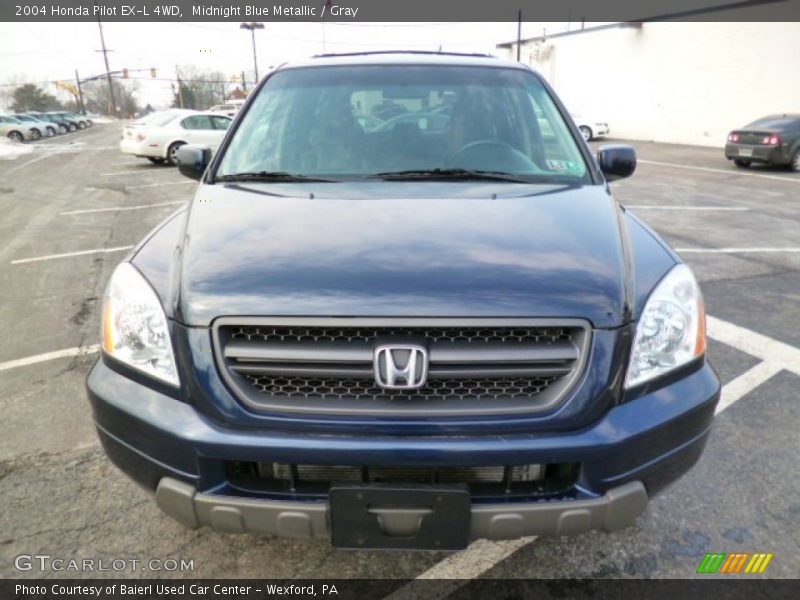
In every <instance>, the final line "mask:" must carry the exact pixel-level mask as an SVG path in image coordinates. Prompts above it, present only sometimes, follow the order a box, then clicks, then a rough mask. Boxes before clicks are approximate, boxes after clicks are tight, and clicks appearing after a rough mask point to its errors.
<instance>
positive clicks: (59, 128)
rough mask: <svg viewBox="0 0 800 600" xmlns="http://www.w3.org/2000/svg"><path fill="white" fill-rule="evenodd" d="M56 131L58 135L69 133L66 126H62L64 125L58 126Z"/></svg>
mask: <svg viewBox="0 0 800 600" xmlns="http://www.w3.org/2000/svg"><path fill="white" fill-rule="evenodd" d="M58 131H59V133H60V134H61V135H64V134H65V133H67V132H68V131H69V129H67V126H66V125H64V124H60V125H59V126H58Z"/></svg>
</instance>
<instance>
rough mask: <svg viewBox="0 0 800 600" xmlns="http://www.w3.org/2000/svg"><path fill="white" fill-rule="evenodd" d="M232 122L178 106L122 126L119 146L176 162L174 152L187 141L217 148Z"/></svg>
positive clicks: (152, 158)
mask: <svg viewBox="0 0 800 600" xmlns="http://www.w3.org/2000/svg"><path fill="white" fill-rule="evenodd" d="M231 122H232V119H231V118H230V117H229V116H226V115H223V114H220V113H217V112H211V111H204V112H203V111H197V110H187V109H177V108H176V109H170V110H165V111H160V112H154V113H150V114H149V115H147V116H145V117H142V118H141V119H138V120H136V121H134V122H133V123H130V124H128V125H125V126H124V127H123V128H122V136H121V139H120V142H119V149H120V151H121V152H122V153H123V154H132V155H133V156H137V157H139V158H146V159H147V160H149V161H150V162H152V163H155V164H162V163H164V162H167V163H169V164H171V165H175V164H176V161H175V155H176V153H177V152H178V148H180V147H181V146H183V145H184V144H203V145H206V146H209V147H210V148H212V150H216V149H217V147H218V146H219V144H220V142H221V141H222V138H223V137H225V132H226V131H227V130H228V127H229V126H230V124H231Z"/></svg>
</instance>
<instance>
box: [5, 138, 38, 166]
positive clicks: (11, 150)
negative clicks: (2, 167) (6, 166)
mask: <svg viewBox="0 0 800 600" xmlns="http://www.w3.org/2000/svg"><path fill="white" fill-rule="evenodd" d="M31 152H33V147H32V146H26V145H25V144H20V143H18V142H12V141H11V140H9V139H8V138H5V137H0V160H14V159H15V158H17V157H19V156H22V155H24V154H30V153H31Z"/></svg>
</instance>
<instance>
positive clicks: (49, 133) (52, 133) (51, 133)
mask: <svg viewBox="0 0 800 600" xmlns="http://www.w3.org/2000/svg"><path fill="white" fill-rule="evenodd" d="M56 133H57V131H56V128H55V127H48V128H47V137H55V136H56Z"/></svg>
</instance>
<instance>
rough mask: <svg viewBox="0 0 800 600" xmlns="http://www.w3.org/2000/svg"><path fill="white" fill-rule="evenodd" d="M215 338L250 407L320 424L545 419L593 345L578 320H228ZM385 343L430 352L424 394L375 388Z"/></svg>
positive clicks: (235, 387) (228, 374) (226, 371)
mask: <svg viewBox="0 0 800 600" xmlns="http://www.w3.org/2000/svg"><path fill="white" fill-rule="evenodd" d="M342 323H344V324H342ZM212 331H213V337H214V340H213V341H214V352H215V356H216V359H217V364H218V366H219V368H220V370H221V372H222V375H223V378H224V380H225V381H226V383H227V384H228V385H229V387H230V388H231V390H232V391H233V393H234V394H235V396H236V397H237V398H238V399H239V400H240V401H241V402H242V403H243V404H245V405H246V406H247V407H248V408H250V409H254V410H257V411H262V412H275V413H286V412H288V413H298V412H299V413H310V414H321V415H364V416H376V415H388V416H408V417H412V416H426V417H428V416H435V415H444V416H464V415H475V414H483V415H486V414H509V413H523V412H528V413H532V412H541V411H543V410H548V409H551V408H553V407H554V406H555V405H556V404H557V403H558V401H559V400H560V399H561V398H563V396H564V394H565V393H566V392H567V391H568V390H569V389H570V388H571V386H572V384H573V383H574V382H575V380H576V379H577V377H578V375H579V374H580V372H581V370H582V368H583V364H584V359H585V356H586V353H587V350H586V349H587V345H588V342H589V328H588V326H587V324H586V323H584V322H583V321H579V320H564V321H540V320H531V319H480V320H478V319H369V318H365V319H303V318H297V319H290V318H274V319H267V318H263V319H262V318H241V319H235V318H222V319H218V320H217V322H215V324H214V327H213V330H212ZM386 344H389V345H392V344H397V345H403V344H410V345H413V346H415V347H419V348H423V349H424V350H425V352H426V353H427V359H426V364H427V382H426V384H425V385H424V386H423V387H421V388H419V389H411V390H392V389H386V388H385V387H383V386H381V385H379V384H378V383H377V382H376V376H375V366H374V364H375V355H376V348H378V347H379V346H384V345H386ZM384 364H385V363H384ZM378 370H380V367H378Z"/></svg>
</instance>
